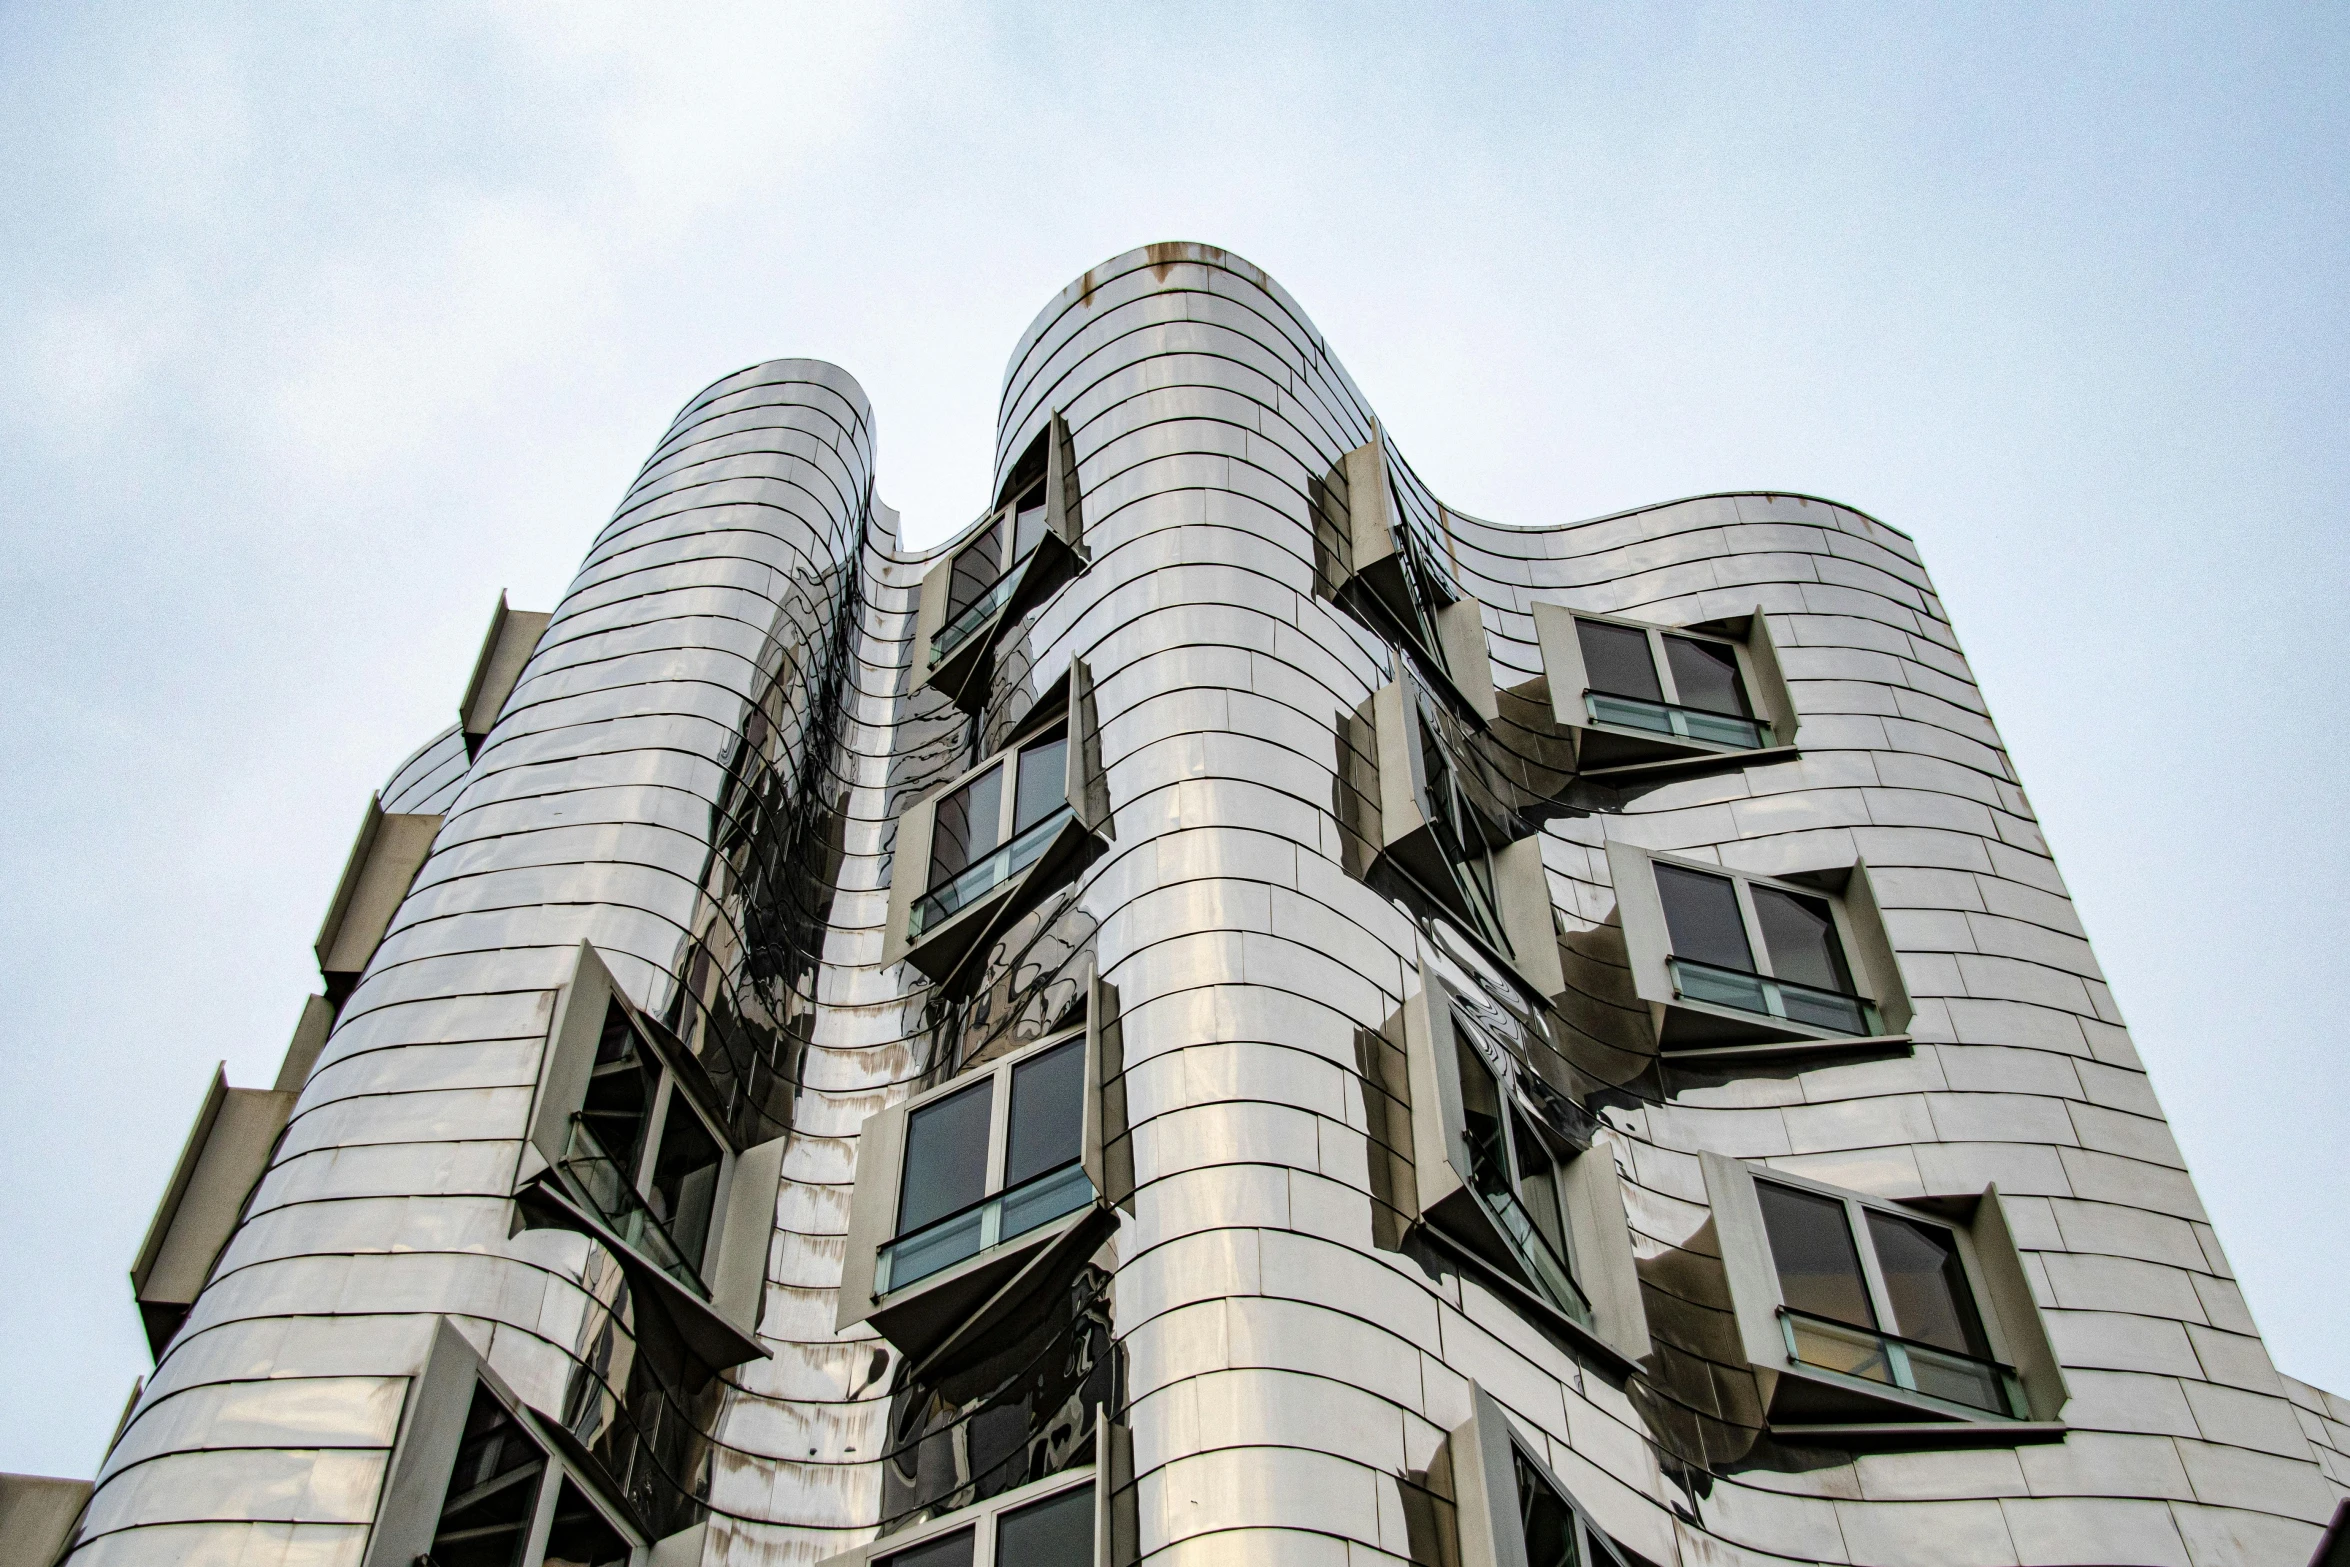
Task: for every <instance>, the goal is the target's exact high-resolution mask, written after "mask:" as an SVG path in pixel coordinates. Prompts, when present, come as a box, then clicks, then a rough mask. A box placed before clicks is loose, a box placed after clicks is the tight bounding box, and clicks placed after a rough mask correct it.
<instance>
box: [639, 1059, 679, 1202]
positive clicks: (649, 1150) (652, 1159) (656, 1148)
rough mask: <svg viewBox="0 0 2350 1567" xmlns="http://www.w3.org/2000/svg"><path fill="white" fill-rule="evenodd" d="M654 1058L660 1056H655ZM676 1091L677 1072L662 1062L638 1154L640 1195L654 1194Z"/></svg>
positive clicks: (646, 1114) (646, 1113) (646, 1116)
mask: <svg viewBox="0 0 2350 1567" xmlns="http://www.w3.org/2000/svg"><path fill="white" fill-rule="evenodd" d="M647 1054H651V1052H649V1051H648V1052H647ZM654 1059H655V1060H659V1059H660V1058H659V1057H658V1056H654ZM676 1093H677V1074H676V1073H675V1072H672V1071H670V1070H669V1065H668V1063H667V1062H662V1065H661V1082H660V1085H659V1086H658V1087H656V1088H655V1089H654V1090H653V1102H652V1104H651V1105H650V1106H648V1107H647V1109H646V1112H645V1142H644V1151H643V1152H642V1153H640V1154H638V1155H637V1161H636V1182H635V1185H636V1194H637V1195H638V1196H639V1197H650V1196H651V1195H652V1186H653V1170H654V1167H655V1166H656V1165H657V1164H658V1163H659V1162H660V1158H661V1133H662V1132H663V1130H665V1129H666V1128H667V1127H668V1125H669V1101H670V1099H671V1098H672V1097H674V1096H675V1094H676Z"/></svg>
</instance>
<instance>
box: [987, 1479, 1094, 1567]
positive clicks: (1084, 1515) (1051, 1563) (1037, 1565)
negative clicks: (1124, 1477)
mask: <svg viewBox="0 0 2350 1567" xmlns="http://www.w3.org/2000/svg"><path fill="white" fill-rule="evenodd" d="M995 1527H996V1534H995V1559H996V1561H997V1563H998V1564H999V1567H1092V1562H1093V1487H1092V1486H1090V1485H1081V1486H1079V1487H1078V1488H1077V1489H1076V1490H1074V1491H1063V1492H1062V1493H1061V1494H1060V1495H1058V1496H1048V1497H1046V1498H1045V1499H1044V1500H1043V1501H1041V1502H1030V1503H1029V1504H1028V1505H1027V1506H1026V1507H1021V1508H1016V1509H1014V1510H1013V1511H1011V1512H1008V1513H1006V1514H1004V1515H1003V1517H1001V1518H1000V1519H998V1520H997V1521H996V1526H995Z"/></svg>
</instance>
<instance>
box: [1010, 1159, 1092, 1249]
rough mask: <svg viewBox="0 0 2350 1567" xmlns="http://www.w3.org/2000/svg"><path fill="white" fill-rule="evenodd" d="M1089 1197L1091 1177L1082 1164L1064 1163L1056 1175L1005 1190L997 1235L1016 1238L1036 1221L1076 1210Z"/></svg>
mask: <svg viewBox="0 0 2350 1567" xmlns="http://www.w3.org/2000/svg"><path fill="white" fill-rule="evenodd" d="M1091 1201H1093V1181H1092V1179H1091V1178H1090V1177H1089V1176H1087V1175H1086V1173H1085V1166H1084V1165H1082V1164H1070V1165H1064V1166H1062V1167H1061V1173H1060V1174H1058V1175H1042V1176H1039V1177H1037V1178H1036V1179H1035V1180H1033V1181H1030V1182H1029V1183H1028V1184H1027V1185H1026V1186H1018V1187H1014V1188H1013V1189H1012V1190H1010V1191H1008V1192H1006V1193H1004V1195H1003V1200H1002V1208H1003V1213H1002V1216H1001V1218H1000V1219H999V1220H998V1222H997V1224H996V1239H997V1240H999V1241H1016V1240H1018V1239H1019V1238H1020V1237H1021V1236H1023V1235H1026V1234H1027V1233H1028V1232H1029V1231H1030V1230H1033V1229H1035V1228H1036V1227H1037V1226H1038V1225H1040V1224H1050V1223H1052V1222H1053V1221H1054V1220H1055V1219H1057V1218H1059V1217H1061V1215H1063V1214H1065V1213H1075V1212H1076V1211H1077V1210H1078V1209H1080V1208H1082V1207H1084V1206H1085V1205H1086V1204H1087V1203H1089V1202H1091Z"/></svg>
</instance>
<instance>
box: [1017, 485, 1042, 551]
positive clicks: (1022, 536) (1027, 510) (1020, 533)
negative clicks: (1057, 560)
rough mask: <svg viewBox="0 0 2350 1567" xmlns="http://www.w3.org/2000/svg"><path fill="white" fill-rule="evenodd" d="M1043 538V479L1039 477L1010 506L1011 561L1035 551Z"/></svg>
mask: <svg viewBox="0 0 2350 1567" xmlns="http://www.w3.org/2000/svg"><path fill="white" fill-rule="evenodd" d="M1043 538H1044V481H1043V480H1042V479H1039V480H1037V481H1036V483H1034V484H1033V485H1031V486H1029V488H1028V490H1027V492H1026V493H1025V494H1023V495H1022V496H1021V497H1020V499H1019V500H1018V501H1016V502H1014V503H1013V507H1012V563H1013V564H1014V565H1017V564H1019V563H1020V562H1021V561H1024V560H1026V559H1027V558H1028V557H1029V556H1030V555H1031V554H1033V553H1035V551H1036V546H1037V545H1038V544H1039V543H1040V542H1042V540H1043Z"/></svg>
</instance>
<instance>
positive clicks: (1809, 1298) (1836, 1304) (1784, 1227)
mask: <svg viewBox="0 0 2350 1567" xmlns="http://www.w3.org/2000/svg"><path fill="white" fill-rule="evenodd" d="M1754 1191H1755V1195H1756V1196H1757V1197H1760V1198H1761V1199H1762V1212H1763V1228H1764V1230H1766V1231H1767V1232H1768V1233H1769V1235H1770V1238H1771V1261H1772V1262H1773V1263H1775V1264H1776V1265H1777V1266H1778V1269H1779V1293H1780V1294H1781V1295H1782V1296H1784V1297H1785V1299H1786V1301H1787V1304H1788V1305H1789V1306H1792V1307H1793V1308H1794V1309H1795V1310H1797V1311H1808V1312H1810V1313H1811V1314H1812V1315H1814V1316H1819V1317H1833V1318H1835V1319H1836V1320H1837V1321H1838V1322H1850V1323H1855V1324H1857V1325H1858V1326H1861V1327H1865V1328H1873V1327H1875V1326H1876V1325H1877V1314H1876V1312H1875V1311H1873V1310H1871V1309H1870V1307H1869V1287H1868V1283H1867V1281H1866V1280H1865V1279H1863V1278H1862V1277H1861V1272H1860V1252H1859V1250H1858V1249H1857V1248H1855V1247H1854V1245H1853V1243H1852V1226H1851V1224H1849V1223H1848V1222H1846V1220H1845V1217H1844V1204H1842V1203H1840V1202H1838V1201H1837V1200H1836V1199H1835V1198H1833V1197H1822V1196H1819V1195H1817V1194H1816V1193H1813V1192H1800V1191H1797V1190H1796V1189H1795V1188H1794V1187H1792V1186H1781V1185H1780V1184H1779V1183H1778V1182H1776V1181H1757V1182H1755V1183H1754Z"/></svg>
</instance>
